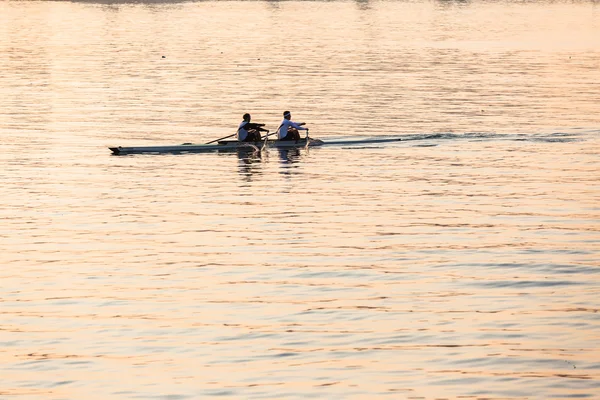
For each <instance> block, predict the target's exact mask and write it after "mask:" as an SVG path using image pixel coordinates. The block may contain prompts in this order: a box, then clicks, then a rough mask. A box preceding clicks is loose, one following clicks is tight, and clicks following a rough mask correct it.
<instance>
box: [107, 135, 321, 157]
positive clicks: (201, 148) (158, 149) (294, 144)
mask: <svg viewBox="0 0 600 400" xmlns="http://www.w3.org/2000/svg"><path fill="white" fill-rule="evenodd" d="M306 142H307V139H300V140H298V141H280V140H268V141H267V142H266V146H268V147H275V148H280V149H291V148H298V147H306V146H307V143H306ZM264 144H265V142H264V141H260V142H238V141H237V140H222V141H220V142H218V143H216V144H193V143H184V144H176V145H170V146H136V147H121V146H119V147H109V149H110V151H112V153H113V154H114V155H119V156H120V155H127V154H144V153H150V154H160V153H175V154H182V153H204V152H212V151H236V150H249V151H256V150H260V149H261V148H262V147H263V145H264ZM322 144H323V141H321V140H319V139H310V138H309V139H308V147H313V146H321V145H322Z"/></svg>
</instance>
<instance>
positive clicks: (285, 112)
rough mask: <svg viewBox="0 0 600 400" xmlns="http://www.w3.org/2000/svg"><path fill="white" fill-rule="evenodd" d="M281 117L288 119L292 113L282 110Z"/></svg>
mask: <svg viewBox="0 0 600 400" xmlns="http://www.w3.org/2000/svg"><path fill="white" fill-rule="evenodd" d="M283 118H285V119H290V118H292V113H291V112H289V111H284V112H283Z"/></svg>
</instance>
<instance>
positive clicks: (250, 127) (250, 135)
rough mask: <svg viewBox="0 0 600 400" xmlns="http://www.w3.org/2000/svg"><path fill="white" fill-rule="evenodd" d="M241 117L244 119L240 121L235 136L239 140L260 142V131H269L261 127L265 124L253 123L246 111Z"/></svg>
mask: <svg viewBox="0 0 600 400" xmlns="http://www.w3.org/2000/svg"><path fill="white" fill-rule="evenodd" d="M242 118H243V119H244V120H243V121H242V122H241V123H240V126H238V130H237V137H238V140H239V141H240V142H260V140H261V137H260V133H261V132H267V133H269V130H268V129H264V128H263V126H265V124H255V123H253V122H250V119H251V118H252V117H251V116H250V114H248V113H246V114H244V116H243V117H242Z"/></svg>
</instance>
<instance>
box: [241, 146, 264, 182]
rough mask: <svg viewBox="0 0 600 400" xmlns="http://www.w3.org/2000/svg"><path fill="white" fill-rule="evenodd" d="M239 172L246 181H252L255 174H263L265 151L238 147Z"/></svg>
mask: <svg viewBox="0 0 600 400" xmlns="http://www.w3.org/2000/svg"><path fill="white" fill-rule="evenodd" d="M236 154H237V158H238V167H239V168H238V172H239V174H240V176H241V177H242V179H243V180H244V181H246V182H250V181H252V176H253V175H257V174H258V175H260V174H262V172H263V171H262V162H263V156H264V153H263V152H261V151H256V150H253V149H238V150H237V151H236Z"/></svg>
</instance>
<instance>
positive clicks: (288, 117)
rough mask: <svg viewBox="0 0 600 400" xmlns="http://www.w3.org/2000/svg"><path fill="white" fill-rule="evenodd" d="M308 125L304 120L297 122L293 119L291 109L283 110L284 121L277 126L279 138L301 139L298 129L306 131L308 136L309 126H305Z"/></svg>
mask: <svg viewBox="0 0 600 400" xmlns="http://www.w3.org/2000/svg"><path fill="white" fill-rule="evenodd" d="M303 125H306V124H305V123H304V122H300V123H296V122H294V121H292V114H291V113H290V112H289V111H284V112H283V121H281V124H280V125H279V128H277V138H278V139H279V140H300V133H299V132H298V130H303V131H306V136H308V128H303V127H302V126H303Z"/></svg>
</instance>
